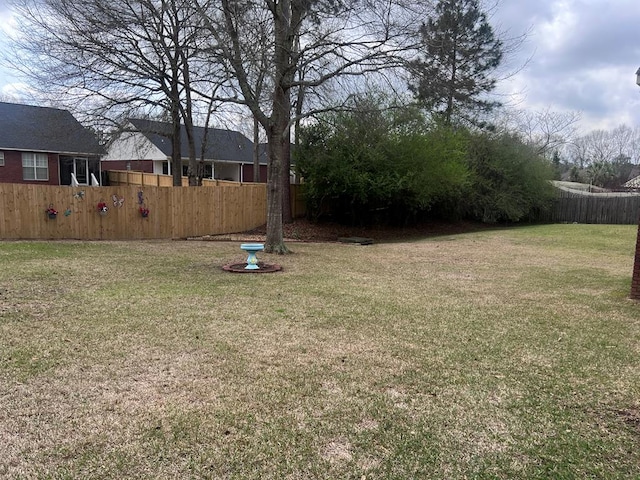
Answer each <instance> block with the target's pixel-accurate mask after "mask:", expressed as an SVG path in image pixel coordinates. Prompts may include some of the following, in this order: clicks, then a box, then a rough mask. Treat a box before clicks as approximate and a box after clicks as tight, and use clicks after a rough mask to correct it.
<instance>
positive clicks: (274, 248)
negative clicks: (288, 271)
mask: <svg viewBox="0 0 640 480" xmlns="http://www.w3.org/2000/svg"><path fill="white" fill-rule="evenodd" d="M280 130H281V128H279V127H278V126H277V125H274V126H273V128H272V129H271V131H270V132H269V163H268V167H267V238H266V240H265V248H264V250H265V252H268V253H277V254H285V253H289V249H288V248H287V247H286V245H285V244H284V235H283V230H282V188H281V187H282V158H283V146H284V143H283V137H282V132H281V131H280Z"/></svg>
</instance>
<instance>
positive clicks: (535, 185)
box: [461, 133, 554, 223]
mask: <svg viewBox="0 0 640 480" xmlns="http://www.w3.org/2000/svg"><path fill="white" fill-rule="evenodd" d="M467 164H468V167H469V170H470V172H471V176H470V180H471V182H470V190H469V194H468V195H467V196H466V200H465V203H464V204H463V205H462V206H461V207H462V210H463V212H464V214H465V216H466V217H468V218H472V219H474V220H480V221H482V222H486V223H495V222H517V221H521V220H535V219H536V217H537V216H538V215H539V214H540V213H541V212H543V211H545V210H546V209H548V208H549V207H550V205H551V202H552V200H553V197H554V192H553V187H552V185H551V182H550V180H552V179H553V168H552V166H551V164H550V163H549V162H548V161H547V160H545V159H543V158H542V157H540V156H538V155H536V154H535V153H534V151H533V150H532V149H531V148H529V147H528V146H527V145H525V144H523V143H522V142H521V141H520V140H519V139H518V138H517V137H515V136H513V135H510V134H506V133H503V134H499V135H489V134H486V133H483V134H473V135H471V137H470V141H469V144H468V152H467Z"/></svg>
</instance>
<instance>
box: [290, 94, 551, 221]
mask: <svg viewBox="0 0 640 480" xmlns="http://www.w3.org/2000/svg"><path fill="white" fill-rule="evenodd" d="M296 164H297V167H298V170H299V173H300V175H301V176H302V177H303V178H304V181H305V195H306V199H307V206H308V211H309V213H310V215H311V216H312V218H315V219H319V218H322V217H330V218H332V219H334V220H337V221H339V222H342V223H348V224H352V225H371V224H408V223H413V222H416V221H418V220H425V219H427V218H436V217H437V218H440V219H452V218H467V219H473V220H479V221H482V222H488V223H494V222H517V221H521V220H533V219H535V218H536V216H537V215H539V214H540V213H541V212H542V211H543V210H545V209H546V208H548V207H549V206H550V203H551V200H552V198H553V188H552V186H551V183H550V180H551V179H552V178H553V168H552V166H551V164H550V163H549V162H548V161H546V160H544V159H543V158H541V157H539V156H537V155H536V154H535V153H534V151H533V150H532V149H531V148H529V147H527V146H526V145H525V144H524V143H523V142H522V141H520V140H519V139H518V138H517V137H516V136H514V135H511V134H508V133H501V134H495V133H493V134H490V133H486V132H485V133H482V132H470V131H466V130H463V129H457V130H456V129H452V128H449V127H443V126H439V125H435V126H434V125H428V124H427V122H425V120H424V118H423V117H422V116H421V115H420V114H419V113H418V112H417V111H416V110H413V109H411V108H406V107H405V108H396V109H383V108H381V107H380V103H379V102H377V101H376V100H371V99H365V100H364V101H361V102H359V103H358V104H357V105H356V108H355V109H354V110H352V111H350V112H348V113H334V114H329V115H326V116H324V117H323V118H321V119H320V120H319V121H318V122H316V123H315V124H313V125H311V126H308V127H307V128H305V129H303V131H302V132H301V136H300V142H299V147H298V148H297V149H296Z"/></svg>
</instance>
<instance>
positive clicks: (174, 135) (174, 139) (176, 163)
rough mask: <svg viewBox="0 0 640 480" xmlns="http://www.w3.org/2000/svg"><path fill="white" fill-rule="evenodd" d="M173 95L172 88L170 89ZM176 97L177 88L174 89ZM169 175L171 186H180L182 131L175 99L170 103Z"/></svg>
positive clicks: (178, 107)
mask: <svg viewBox="0 0 640 480" xmlns="http://www.w3.org/2000/svg"><path fill="white" fill-rule="evenodd" d="M172 93H173V88H172ZM176 95H177V88H176ZM171 126H172V132H171V173H172V175H173V186H174V187H181V186H182V131H181V128H180V106H179V104H178V102H176V101H175V98H174V99H173V100H172V102H171Z"/></svg>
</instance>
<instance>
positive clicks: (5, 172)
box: [0, 150, 60, 185]
mask: <svg viewBox="0 0 640 480" xmlns="http://www.w3.org/2000/svg"><path fill="white" fill-rule="evenodd" d="M3 153H4V167H0V182H2V183H27V184H34V185H59V184H60V176H59V172H58V155H57V154H55V153H49V154H47V157H48V166H49V180H46V181H45V180H23V178H22V176H23V175H22V152H20V151H6V150H3Z"/></svg>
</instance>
